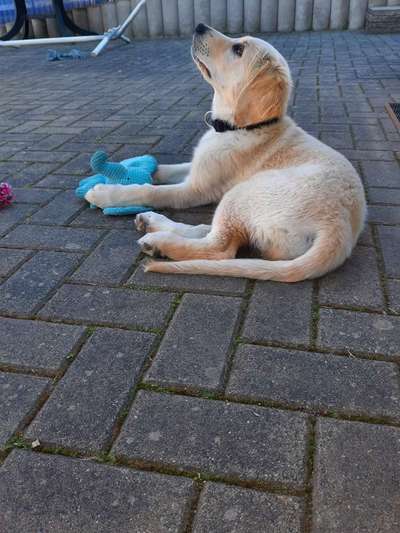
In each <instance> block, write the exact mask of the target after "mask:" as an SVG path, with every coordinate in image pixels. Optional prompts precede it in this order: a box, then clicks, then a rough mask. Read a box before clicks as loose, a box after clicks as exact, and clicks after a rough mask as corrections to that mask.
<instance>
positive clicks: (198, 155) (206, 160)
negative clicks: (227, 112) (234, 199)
mask: <svg viewBox="0 0 400 533" xmlns="http://www.w3.org/2000/svg"><path fill="white" fill-rule="evenodd" d="M248 145H249V146H248ZM248 148H250V144H249V143H248V140H247V139H246V138H244V137H242V136H241V135H240V134H238V133H237V132H224V133H216V132H214V131H208V132H207V133H206V134H205V135H204V136H203V137H202V139H201V140H200V142H199V144H198V146H197V148H196V150H195V153H194V161H193V162H194V163H198V164H199V165H206V166H207V167H208V169H209V171H212V170H215V171H216V172H218V173H219V174H220V175H221V174H227V173H229V174H230V175H232V173H235V170H238V169H237V161H238V158H240V157H241V154H243V153H245V152H246V150H247V149H248Z"/></svg>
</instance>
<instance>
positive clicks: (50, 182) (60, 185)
mask: <svg viewBox="0 0 400 533" xmlns="http://www.w3.org/2000/svg"><path fill="white" fill-rule="evenodd" d="M78 183H79V179H77V177H76V176H71V174H65V175H63V174H50V175H49V176H46V177H45V178H43V179H42V180H40V181H38V182H36V183H35V187H48V188H49V189H76V187H77V186H78Z"/></svg>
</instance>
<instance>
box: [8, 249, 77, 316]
mask: <svg viewBox="0 0 400 533" xmlns="http://www.w3.org/2000/svg"><path fill="white" fill-rule="evenodd" d="M80 259H81V255H80V254H72V253H67V252H43V251H42V252H38V253H36V254H35V255H34V256H33V257H32V258H31V259H29V260H28V261H26V263H24V264H23V265H22V267H21V268H20V269H19V270H17V272H15V273H14V274H13V275H12V276H11V277H9V278H8V279H7V280H6V281H5V282H4V283H3V284H1V285H0V313H6V314H11V313H12V314H17V315H19V316H26V315H29V314H31V313H32V312H33V311H34V309H35V308H36V307H37V306H38V305H39V304H40V303H41V302H42V301H43V300H44V299H45V298H46V296H47V295H48V294H49V292H50V291H51V290H52V289H54V288H55V287H56V286H57V285H58V284H59V283H60V282H61V281H62V280H63V278H64V277H65V276H66V275H67V274H68V272H70V271H71V270H72V269H73V268H74V267H76V266H77V265H78V263H79V261H80Z"/></svg>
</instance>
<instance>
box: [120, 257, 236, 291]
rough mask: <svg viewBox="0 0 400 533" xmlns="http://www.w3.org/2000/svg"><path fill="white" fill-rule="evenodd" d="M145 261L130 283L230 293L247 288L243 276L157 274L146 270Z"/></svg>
mask: <svg viewBox="0 0 400 533" xmlns="http://www.w3.org/2000/svg"><path fill="white" fill-rule="evenodd" d="M143 266H144V262H143V263H141V264H140V265H139V266H138V268H137V269H136V271H135V273H134V274H133V275H132V276H131V278H129V280H128V283H132V284H134V285H137V286H139V287H161V288H165V289H177V290H187V291H193V290H195V291H215V292H221V293H224V292H226V293H228V294H238V295H239V294H243V293H244V291H245V290H246V280H245V279H242V278H224V277H219V276H189V275H185V274H177V275H174V276H169V275H168V274H156V273H154V272H145V271H144V269H143Z"/></svg>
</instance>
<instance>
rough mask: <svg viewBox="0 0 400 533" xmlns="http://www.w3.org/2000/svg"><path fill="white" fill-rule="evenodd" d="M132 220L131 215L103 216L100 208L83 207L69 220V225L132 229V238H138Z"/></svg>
mask: <svg viewBox="0 0 400 533" xmlns="http://www.w3.org/2000/svg"><path fill="white" fill-rule="evenodd" d="M133 222H134V218H133V217H132V216H120V217H119V216H118V217H113V216H105V215H103V213H102V211H100V209H85V210H84V211H82V213H80V214H79V215H78V216H77V217H76V218H75V219H74V220H73V221H72V222H71V226H72V227H74V226H81V227H90V228H93V227H96V228H110V229H119V228H121V229H129V230H131V231H132V238H133V239H137V238H139V233H137V234H136V233H134V229H133V228H134V225H133ZM136 235H137V237H136Z"/></svg>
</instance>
